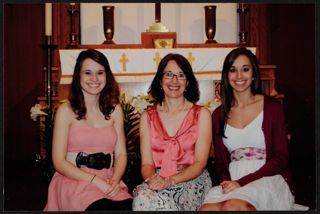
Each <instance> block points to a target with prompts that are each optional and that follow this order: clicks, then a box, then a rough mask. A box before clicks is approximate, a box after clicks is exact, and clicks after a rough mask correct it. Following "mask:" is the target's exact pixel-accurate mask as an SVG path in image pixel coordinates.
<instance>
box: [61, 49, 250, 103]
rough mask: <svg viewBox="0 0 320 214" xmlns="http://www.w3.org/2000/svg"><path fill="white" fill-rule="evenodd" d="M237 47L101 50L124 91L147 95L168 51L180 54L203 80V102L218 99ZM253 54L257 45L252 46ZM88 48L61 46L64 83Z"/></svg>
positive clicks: (134, 94) (63, 83)
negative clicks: (223, 74) (217, 91)
mask: <svg viewBox="0 0 320 214" xmlns="http://www.w3.org/2000/svg"><path fill="white" fill-rule="evenodd" d="M233 48H235V47H215V48H191V47H190V48H169V49H155V48H152V49H150V48H133V49H128V48H124V49H122V48H120V49H106V48H104V49H101V48H100V49H99V48H98V49H97V50H98V51H100V52H102V53H103V54H104V55H105V56H106V57H107V59H108V61H109V63H110V68H111V70H112V72H113V74H114V75H115V78H116V80H117V82H118V83H119V84H120V88H121V92H122V93H125V94H126V96H128V97H132V96H138V95H146V94H147V90H148V88H149V86H150V83H151V81H152V79H153V77H154V75H155V73H156V70H157V67H158V65H159V62H160V60H161V59H162V58H163V57H164V56H165V55H166V54H168V53H179V54H181V55H183V56H185V57H186V58H187V59H188V61H189V62H190V64H191V66H192V68H193V71H194V73H195V76H196V78H197V80H198V81H199V89H200V101H199V103H200V104H201V103H208V102H211V101H213V100H214V98H215V97H214V94H215V92H214V91H215V83H216V82H219V81H220V78H221V69H222V65H223V61H224V58H225V57H226V55H227V54H228V53H229V52H230V51H231V50H232V49H233ZM248 49H250V50H251V51H252V52H253V53H255V48H254V47H250V48H248ZM83 50H84V49H60V50H59V56H60V62H61V79H60V84H62V85H65V84H70V83H71V80H72V73H73V70H74V65H75V63H76V59H77V57H78V55H79V53H80V52H81V51H83Z"/></svg>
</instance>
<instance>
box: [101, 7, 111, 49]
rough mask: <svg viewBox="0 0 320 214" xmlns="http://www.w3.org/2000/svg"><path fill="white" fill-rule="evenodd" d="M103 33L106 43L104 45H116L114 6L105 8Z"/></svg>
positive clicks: (103, 8)
mask: <svg viewBox="0 0 320 214" xmlns="http://www.w3.org/2000/svg"><path fill="white" fill-rule="evenodd" d="M102 11H103V32H104V36H105V37H106V41H104V42H103V44H114V41H113V40H112V39H113V35H114V6H103V7H102Z"/></svg>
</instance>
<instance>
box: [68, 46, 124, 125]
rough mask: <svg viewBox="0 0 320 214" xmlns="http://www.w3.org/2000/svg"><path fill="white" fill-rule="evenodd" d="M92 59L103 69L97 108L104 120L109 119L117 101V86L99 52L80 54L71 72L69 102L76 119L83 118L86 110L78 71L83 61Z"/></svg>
mask: <svg viewBox="0 0 320 214" xmlns="http://www.w3.org/2000/svg"><path fill="white" fill-rule="evenodd" d="M88 58H90V59H92V60H94V61H95V62H97V63H99V64H100V65H102V66H103V67H104V68H105V72H106V85H105V87H104V88H103V89H102V91H101V93H100V96H99V108H100V111H101V112H102V113H103V115H104V117H105V119H106V120H109V119H110V114H111V113H112V112H113V111H114V108H115V106H116V105H117V104H118V103H120V101H119V94H120V92H119V86H118V83H117V82H116V80H115V78H114V76H113V74H112V72H111V69H110V65H109V62H108V59H107V58H106V57H105V56H104V55H103V54H102V53H101V52H99V51H97V50H94V49H88V50H84V51H82V52H80V54H79V56H78V58H77V62H76V65H75V67H74V71H73V77H72V83H71V88H70V94H69V101H70V104H71V107H72V110H73V111H74V113H75V114H77V115H78V117H77V119H78V120H81V119H83V118H85V115H86V113H87V109H86V106H85V102H84V96H83V92H82V88H81V85H80V71H81V68H82V65H83V61H84V60H85V59H88Z"/></svg>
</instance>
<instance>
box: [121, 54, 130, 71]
mask: <svg viewBox="0 0 320 214" xmlns="http://www.w3.org/2000/svg"><path fill="white" fill-rule="evenodd" d="M120 62H121V63H122V70H123V71H127V62H129V60H128V58H127V56H126V54H125V53H123V54H122V57H121V59H120Z"/></svg>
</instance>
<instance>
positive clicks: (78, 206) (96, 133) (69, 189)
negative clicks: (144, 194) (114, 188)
mask: <svg viewBox="0 0 320 214" xmlns="http://www.w3.org/2000/svg"><path fill="white" fill-rule="evenodd" d="M116 142H117V133H116V130H115V128H114V127H113V126H110V127H103V128H93V127H89V126H77V127H70V129H69V135H68V148H67V150H68V152H85V153H88V154H90V153H97V152H103V153H112V152H114V149H115V145H116ZM80 169H81V170H83V171H85V172H88V173H91V174H96V175H97V176H99V177H101V178H104V179H109V178H111V177H112V175H113V168H109V169H106V168H104V169H101V170H96V169H91V168H80ZM120 187H121V191H120V193H119V194H118V195H116V196H115V197H113V198H108V197H107V196H106V195H105V194H104V193H103V192H101V191H100V190H99V189H98V188H97V187H96V185H95V184H93V183H89V182H87V181H79V180H74V179H71V178H68V177H66V176H63V175H61V174H60V173H59V172H55V174H54V176H53V177H52V180H51V182H50V185H49V189H48V202H47V205H46V207H45V208H44V211H84V210H85V209H86V208H87V207H88V206H89V205H90V204H91V203H93V202H95V201H97V200H99V199H102V198H107V199H111V200H114V201H120V200H125V199H129V198H132V197H131V195H130V194H129V193H128V188H127V186H126V185H125V184H124V183H123V182H122V181H121V182H120Z"/></svg>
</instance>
